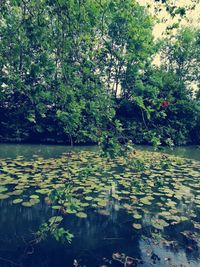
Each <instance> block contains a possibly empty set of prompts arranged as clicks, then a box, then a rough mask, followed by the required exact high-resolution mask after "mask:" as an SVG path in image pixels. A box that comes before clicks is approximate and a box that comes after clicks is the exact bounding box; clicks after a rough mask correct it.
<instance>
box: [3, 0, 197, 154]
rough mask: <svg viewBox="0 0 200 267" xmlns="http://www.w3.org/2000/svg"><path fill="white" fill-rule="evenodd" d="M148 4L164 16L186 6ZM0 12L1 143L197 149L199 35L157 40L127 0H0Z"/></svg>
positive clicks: (181, 33)
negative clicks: (156, 63)
mask: <svg viewBox="0 0 200 267" xmlns="http://www.w3.org/2000/svg"><path fill="white" fill-rule="evenodd" d="M156 2H157V4H158V8H159V5H160V2H162V3H161V4H162V5H164V6H165V7H166V9H167V11H168V12H169V13H170V14H171V16H172V17H173V16H180V17H184V16H185V13H186V12H187V10H188V8H189V7H183V8H182V7H181V8H180V7H179V6H172V5H171V2H170V1H156ZM0 9H1V15H0V36H1V43H0V113H1V118H0V137H1V140H2V141H31V142H43V141H47V142H48V141H50V142H65V143H69V144H71V145H73V144H74V143H80V144H81V143H99V144H101V146H102V148H103V150H104V152H105V154H107V155H110V156H111V157H114V156H116V155H117V154H120V153H121V152H120V146H119V143H126V142H127V140H130V139H131V140H132V141H133V142H134V143H150V144H153V146H155V147H157V146H158V145H159V144H160V143H161V144H165V145H173V144H178V145H181V144H188V143H198V142H199V137H198V131H199V121H200V109H199V100H198V99H199V92H198V90H197V94H196V98H195V94H194V93H193V89H192V88H193V86H194V84H195V85H196V86H197V87H198V88H199V73H200V70H199V66H200V64H199V63H200V61H199V60H200V58H199V55H200V50H199V47H200V46H199V43H200V41H199V40H200V33H199V29H191V28H189V29H188V28H182V29H179V30H178V31H177V34H175V35H172V33H171V34H170V35H169V36H168V37H167V38H165V39H164V40H162V41H161V42H157V41H155V40H154V38H153V33H152V30H153V25H154V23H155V21H154V20H153V18H152V17H151V16H150V15H149V14H148V10H147V9H145V8H144V7H142V6H140V5H139V4H138V3H137V2H136V1H133V0H125V1H121V0H114V1H113V0H112V1H110V0H109V1H95V0H85V1H77V0H70V1H63V0H56V1H49V0H40V1H35V0H30V1H3V2H2V4H1V7H0ZM175 28H178V25H174V26H173V29H175ZM156 53H159V54H160V55H161V66H160V67H155V66H153V65H152V61H153V58H154V56H155V55H156ZM166 101H167V103H169V105H168V106H167V107H164V106H163V103H164V102H166Z"/></svg>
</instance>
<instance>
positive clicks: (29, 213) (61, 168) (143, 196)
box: [0, 144, 200, 267]
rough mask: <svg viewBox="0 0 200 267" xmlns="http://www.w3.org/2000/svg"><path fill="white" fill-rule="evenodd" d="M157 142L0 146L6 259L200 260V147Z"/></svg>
mask: <svg viewBox="0 0 200 267" xmlns="http://www.w3.org/2000/svg"><path fill="white" fill-rule="evenodd" d="M149 150H150V149H149V148H148V147H145V150H144V148H141V147H140V148H139V149H136V150H134V151H133V152H131V153H129V154H127V156H126V157H118V158H117V159H113V160H111V159H107V158H102V157H101V156H100V154H99V151H98V149H97V148H96V147H76V148H73V149H71V148H69V147H64V146H45V145H40V146H38V145H5V144H2V145H0V157H1V161H0V208H1V213H0V241H1V242H0V266H1V267H7V266H23V267H26V266H27V267H28V266H30V267H33V266H37V267H47V266H48V267H54V266H59V267H70V266H82V267H83V266H87V267H95V266H104V267H105V266H107V267H108V266H143V267H149V266H159V267H164V266H174V267H175V266H195V267H196V266H200V251H199V246H200V217H199V215H200V194H199V193H200V173H199V170H200V161H199V160H198V159H200V156H199V153H198V149H196V148H192V147H190V148H189V149H188V153H189V155H188V158H185V159H182V158H178V157H174V156H172V155H166V154H161V153H155V152H152V151H149ZM186 150H187V148H184V150H183V151H184V153H183V151H182V152H180V151H179V152H177V151H175V152H174V153H175V154H176V155H177V154H178V155H181V156H184V157H187V153H186V152H185V151H186ZM192 151H193V153H191V152H192ZM169 152H170V151H169ZM181 153H183V154H181ZM193 156H194V159H193ZM63 192H64V193H63ZM52 222H53V223H55V224H56V225H58V226H59V227H60V228H59V229H61V228H62V229H65V231H66V235H67V237H68V238H69V239H71V234H72V235H73V236H74V237H73V238H72V240H71V243H68V242H64V243H62V242H61V240H59V241H56V239H55V238H54V237H55V236H53V235H51V234H49V235H47V236H46V238H45V239H44V240H40V238H36V235H35V233H36V232H38V230H39V229H41V225H43V226H44V225H48V226H50V227H52V225H53V223H52ZM37 237H38V236H37ZM57 237H58V235H57ZM69 241H70V240H69Z"/></svg>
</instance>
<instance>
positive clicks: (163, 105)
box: [161, 100, 169, 108]
mask: <svg viewBox="0 0 200 267" xmlns="http://www.w3.org/2000/svg"><path fill="white" fill-rule="evenodd" d="M161 107H162V108H168V107H169V102H168V101H167V100H164V101H163V102H162V103H161Z"/></svg>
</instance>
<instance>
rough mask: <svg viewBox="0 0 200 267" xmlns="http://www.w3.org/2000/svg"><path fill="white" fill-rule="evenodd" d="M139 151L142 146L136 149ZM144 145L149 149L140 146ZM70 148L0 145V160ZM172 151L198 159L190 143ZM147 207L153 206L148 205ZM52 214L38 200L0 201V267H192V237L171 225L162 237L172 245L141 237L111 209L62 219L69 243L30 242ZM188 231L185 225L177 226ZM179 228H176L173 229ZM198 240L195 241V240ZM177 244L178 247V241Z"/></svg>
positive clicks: (197, 258) (196, 262)
mask: <svg viewBox="0 0 200 267" xmlns="http://www.w3.org/2000/svg"><path fill="white" fill-rule="evenodd" d="M74 149H75V150H77V151H80V150H85V151H87V150H89V151H92V150H96V149H97V148H96V147H77V148H74ZM140 149H144V147H143V148H140ZM145 149H149V148H145ZM69 150H71V148H69V147H64V146H46V145H10V144H9V145H5V144H2V145H0V157H1V158H8V157H10V158H16V157H17V156H20V155H22V156H24V157H25V158H26V159H31V158H32V157H33V155H39V156H43V157H45V158H53V157H55V158H56V157H58V156H59V155H60V154H62V153H63V152H66V151H69ZM169 153H174V154H175V155H179V156H184V157H188V158H194V159H197V160H200V153H199V150H198V149H196V148H194V147H188V148H178V149H175V150H174V151H173V152H171V151H169ZM152 208H153V207H152ZM55 214H56V211H53V210H52V209H50V208H49V207H48V206H47V205H46V204H45V203H44V201H42V202H40V203H39V204H38V205H35V206H33V207H31V208H28V209H27V208H26V207H23V206H19V205H12V202H11V200H0V267H9V266H21V267H29V266H30V267H54V266H55V267H71V266H76V264H75V263H76V261H74V260H77V262H78V263H79V266H87V267H96V266H114V267H115V266H116V267H117V266H143V267H150V266H157V267H165V266H171V267H173V266H174V267H175V266H176V267H179V266H180V267H181V266H182V267H184V266H185V267H186V266H191V267H198V266H200V254H199V243H198V240H197V241H196V242H195V243H194V241H193V240H191V242H190V240H188V239H187V240H186V239H184V238H183V236H181V235H180V234H177V228H176V227H171V228H170V229H169V230H168V232H166V233H165V236H167V237H170V238H169V240H171V239H173V240H174V239H175V240H177V241H179V242H178V243H179V245H177V246H174V245H173V244H171V243H170V242H169V243H167V241H165V240H164V241H163V239H159V238H158V239H157V240H156V241H155V240H152V239H151V237H149V238H148V233H145V234H144V235H143V234H141V232H138V231H136V230H134V229H133V227H132V225H131V218H130V216H129V215H127V214H126V213H125V211H123V210H118V209H117V207H115V209H113V210H112V212H111V215H110V216H103V215H99V214H98V213H96V212H89V213H88V218H87V219H80V218H77V217H75V216H74V215H69V216H67V218H65V221H64V223H63V224H64V225H65V227H66V228H67V229H69V230H70V232H72V233H74V235H75V238H74V239H73V241H72V244H71V245H67V244H65V245H63V244H61V243H59V242H57V241H55V240H54V239H53V238H51V237H49V238H48V239H47V240H45V241H42V242H40V243H39V244H36V245H35V244H34V245H30V241H31V240H32V239H34V235H33V233H34V232H35V231H37V230H38V228H39V226H40V225H41V224H42V223H44V222H45V221H46V219H47V218H49V217H51V216H53V215H55ZM179 227H180V228H181V227H182V228H183V230H185V229H186V230H187V229H188V230H190V229H191V225H190V224H188V225H187V223H185V224H183V225H181V226H179ZM180 232H181V229H179V231H178V233H180ZM199 242H200V240H199ZM180 244H182V245H180ZM113 253H124V254H125V255H126V256H130V257H131V258H135V259H137V260H136V262H138V265H136V264H135V265H133V264H132V265H128V263H127V264H122V263H120V262H119V261H117V260H113V259H112V255H113ZM138 260H139V261H138Z"/></svg>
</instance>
